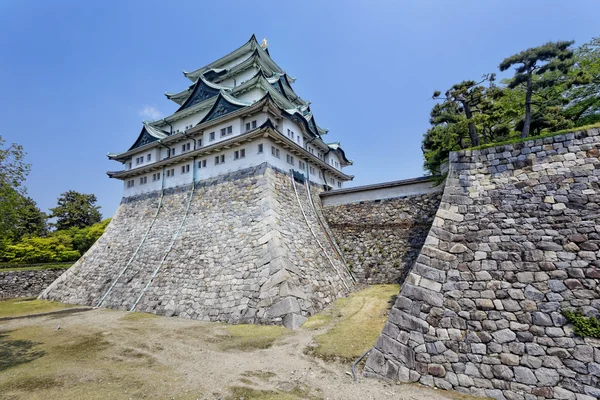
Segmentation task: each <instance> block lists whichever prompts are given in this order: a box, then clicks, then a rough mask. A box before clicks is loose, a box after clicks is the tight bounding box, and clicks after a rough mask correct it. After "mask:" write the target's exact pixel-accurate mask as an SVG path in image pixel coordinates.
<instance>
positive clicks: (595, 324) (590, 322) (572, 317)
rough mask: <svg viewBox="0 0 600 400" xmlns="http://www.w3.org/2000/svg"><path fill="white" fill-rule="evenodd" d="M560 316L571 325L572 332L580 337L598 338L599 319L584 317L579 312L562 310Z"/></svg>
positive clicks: (599, 333) (599, 335) (599, 334)
mask: <svg viewBox="0 0 600 400" xmlns="http://www.w3.org/2000/svg"><path fill="white" fill-rule="evenodd" d="M562 315H564V316H565V318H566V319H567V321H569V322H570V323H571V324H573V332H575V334H576V335H578V336H582V337H595V338H600V318H598V317H586V316H584V315H583V314H582V313H581V311H573V310H563V311H562Z"/></svg>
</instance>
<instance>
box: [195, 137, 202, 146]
mask: <svg viewBox="0 0 600 400" xmlns="http://www.w3.org/2000/svg"><path fill="white" fill-rule="evenodd" d="M196 143H197V144H196V146H198V147H202V139H198V140H197V141H196Z"/></svg>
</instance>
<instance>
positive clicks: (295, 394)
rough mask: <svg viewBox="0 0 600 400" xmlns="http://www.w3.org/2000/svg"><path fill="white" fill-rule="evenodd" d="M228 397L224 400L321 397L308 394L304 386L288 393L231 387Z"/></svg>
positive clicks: (282, 399)
mask: <svg viewBox="0 0 600 400" xmlns="http://www.w3.org/2000/svg"><path fill="white" fill-rule="evenodd" d="M229 391H230V392H231V395H230V396H227V397H225V399H226V400H239V399H244V400H320V399H322V397H320V396H315V395H312V394H311V393H310V389H309V388H308V387H306V386H305V385H299V386H294V388H293V389H292V390H290V391H282V390H276V391H274V390H260V389H254V388H251V387H247V386H232V387H230V388H229Z"/></svg>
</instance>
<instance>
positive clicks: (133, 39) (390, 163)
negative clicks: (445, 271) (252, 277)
mask: <svg viewBox="0 0 600 400" xmlns="http://www.w3.org/2000/svg"><path fill="white" fill-rule="evenodd" d="M598 15H600V1H597V0H588V1H583V0H582V1H578V0H571V1H569V2H568V3H565V2H564V1H554V0H537V1H522V0H521V1H509V0H502V1H490V0H488V1H481V0H477V1H442V0H438V1H426V0H418V1H379V0H370V1H349V0H344V1H323V0H321V1H302V2H299V1H275V2H273V1H266V0H263V1H260V2H247V1H240V2H235V1H232V2H205V1H149V0H139V1H125V0H121V1H75V0H73V1H60V0H58V1H53V2H49V1H48V2H46V1H39V0H37V1H31V0H14V1H13V0H4V1H2V2H0V49H1V51H2V54H1V56H0V57H1V58H0V87H1V88H2V91H3V93H2V96H1V98H0V115H1V116H2V129H1V130H0V135H2V136H3V137H4V138H5V139H6V140H7V141H8V142H9V143H10V142H17V143H20V144H22V145H23V146H24V147H25V149H26V151H27V153H28V155H27V161H28V162H29V163H31V164H32V172H31V175H30V176H29V178H28V180H27V187H28V192H29V194H30V196H31V197H32V198H33V199H34V200H35V201H36V202H37V203H38V205H39V206H40V207H41V208H42V209H43V210H47V209H48V208H49V207H53V206H54V205H55V204H56V198H57V197H58V196H59V195H60V193H62V192H64V191H67V190H71V189H72V190H77V191H80V192H84V193H94V194H96V196H97V197H98V203H99V205H100V206H102V209H101V211H102V213H103V214H104V216H105V217H108V216H111V215H112V214H113V213H114V211H115V210H116V208H117V206H118V204H119V201H120V198H121V193H122V185H121V182H120V181H116V180H111V179H109V178H108V177H107V176H106V174H105V172H106V171H107V170H114V169H119V167H120V164H118V163H115V162H112V161H109V160H108V159H107V158H106V153H108V152H119V151H123V150H126V149H127V148H129V146H130V145H131V144H132V143H133V141H134V140H135V138H136V137H137V135H138V133H139V131H140V129H141V121H142V120H143V119H151V118H152V117H162V116H166V115H168V114H170V113H172V112H173V111H174V110H175V109H176V105H175V103H172V102H170V101H169V100H167V99H166V98H165V97H164V95H163V93H164V92H165V91H170V92H177V91H180V90H181V89H183V88H185V87H187V85H189V84H190V82H189V81H188V80H187V79H186V78H184V76H183V75H182V73H181V71H182V70H184V69H185V70H188V71H189V70H193V69H196V68H198V67H201V66H203V65H205V64H207V63H209V62H211V61H213V60H215V59H217V58H219V57H220V56H222V55H224V54H226V53H228V52H229V51H231V50H234V49H235V48H237V47H239V46H240V45H242V44H243V43H244V42H246V41H247V40H248V39H249V38H250V36H251V35H252V33H256V35H257V37H258V38H259V40H260V39H262V38H263V37H266V38H267V39H268V41H269V50H270V52H271V55H272V56H273V58H274V59H275V61H276V62H277V63H278V64H279V65H280V66H282V67H283V68H284V69H285V70H286V71H287V72H288V73H289V74H290V75H291V76H294V77H296V78H297V81H296V84H295V85H294V88H295V90H296V92H297V93H298V94H299V95H300V96H302V97H303V98H304V99H307V100H310V101H312V109H313V111H314V113H315V117H316V120H317V121H318V123H319V125H321V126H323V127H326V128H328V129H329V130H330V133H329V134H328V135H327V136H326V137H325V139H326V140H327V141H338V140H340V141H341V142H342V145H343V147H344V149H345V150H346V154H347V155H348V156H349V157H350V158H351V159H353V160H354V162H355V165H354V166H353V167H351V168H349V169H348V170H347V171H348V172H349V173H351V174H354V175H356V178H355V180H354V182H353V183H352V185H363V184H369V183H376V182H384V181H391V180H398V179H403V178H411V177H415V176H419V175H422V174H423V169H422V154H421V149H420V145H421V138H422V134H423V132H425V130H426V129H427V127H428V114H429V111H430V109H431V107H432V105H433V102H432V101H431V100H428V99H429V98H430V96H431V94H432V92H433V91H434V90H435V89H439V90H442V91H444V90H445V89H447V88H448V87H449V86H451V85H452V84H454V83H457V82H460V81H461V80H464V79H477V78H479V77H480V76H481V75H483V74H484V73H488V72H495V71H497V66H498V64H499V63H500V61H502V59H504V58H505V57H507V56H510V55H512V54H514V53H516V52H518V51H520V50H523V49H525V48H528V47H533V46H537V45H539V44H542V43H544V42H547V41H550V40H571V39H572V40H576V44H582V43H584V42H587V41H589V40H590V39H591V37H592V36H594V35H596V36H597V35H600V32H599V31H598V30H597V28H598V27H599V25H598Z"/></svg>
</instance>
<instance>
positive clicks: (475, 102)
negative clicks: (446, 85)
mask: <svg viewBox="0 0 600 400" xmlns="http://www.w3.org/2000/svg"><path fill="white" fill-rule="evenodd" d="M495 77H496V76H495V74H489V75H484V77H483V80H481V81H480V82H475V81H472V80H469V81H462V82H460V83H457V84H456V85H454V86H452V87H451V88H450V89H448V90H447V91H446V93H445V97H440V95H441V92H440V91H439V90H436V91H435V92H433V96H432V97H433V99H440V100H444V101H446V102H451V103H455V104H456V105H457V106H458V108H457V111H458V112H459V113H462V114H464V116H465V118H466V119H467V127H468V131H469V140H470V143H471V146H479V135H478V133H477V126H476V121H475V114H476V113H477V112H480V111H481V108H480V107H481V106H482V105H483V104H484V103H486V102H487V101H488V99H487V97H488V96H489V95H490V93H491V92H494V90H493V89H494V86H493V82H494V80H495ZM485 81H489V82H490V83H491V84H492V86H491V87H490V90H486V88H485V87H483V86H481V84H482V83H483V82H485ZM461 143H462V142H461Z"/></svg>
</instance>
